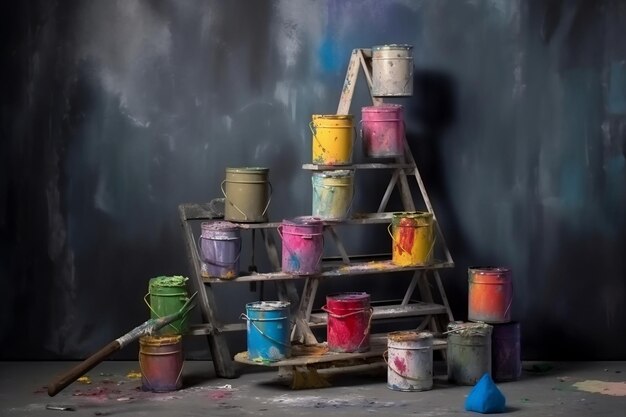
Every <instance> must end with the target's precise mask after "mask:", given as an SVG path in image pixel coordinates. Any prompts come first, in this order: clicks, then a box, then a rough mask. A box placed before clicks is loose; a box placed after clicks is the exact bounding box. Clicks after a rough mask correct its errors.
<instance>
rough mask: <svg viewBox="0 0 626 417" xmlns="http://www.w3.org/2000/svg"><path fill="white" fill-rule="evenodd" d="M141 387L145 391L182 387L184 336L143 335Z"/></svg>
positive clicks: (140, 340)
mask: <svg viewBox="0 0 626 417" xmlns="http://www.w3.org/2000/svg"><path fill="white" fill-rule="evenodd" d="M139 366H140V368H141V388H142V389H143V390H144V391H153V392H168V391H175V390H177V389H180V388H181V387H182V379H181V375H182V372H183V348H182V337H181V336H180V335H175V336H161V337H157V336H143V337H142V338H140V339H139Z"/></svg>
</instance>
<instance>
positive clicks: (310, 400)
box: [264, 394, 407, 408]
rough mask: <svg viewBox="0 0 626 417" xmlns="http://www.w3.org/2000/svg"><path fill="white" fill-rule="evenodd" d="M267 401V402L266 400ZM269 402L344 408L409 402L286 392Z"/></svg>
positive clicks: (389, 405) (395, 404) (394, 404)
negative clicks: (301, 394) (297, 394)
mask: <svg viewBox="0 0 626 417" xmlns="http://www.w3.org/2000/svg"><path fill="white" fill-rule="evenodd" d="M264 403H267V402H264ZM269 403H271V404H272V405H276V406H279V407H283V406H284V407H304V408H344V407H359V408H361V407H366V408H387V407H403V406H406V405H407V403H406V402H405V401H397V402H387V401H377V400H376V399H374V398H365V397H363V396H355V395H344V396H340V397H335V398H328V397H318V396H313V395H305V396H301V397H298V396H294V395H292V394H284V395H280V396H278V397H274V398H270V399H269Z"/></svg>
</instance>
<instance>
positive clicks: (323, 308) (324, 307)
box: [322, 305, 374, 347]
mask: <svg viewBox="0 0 626 417" xmlns="http://www.w3.org/2000/svg"><path fill="white" fill-rule="evenodd" d="M322 311H325V312H326V314H328V315H329V316H330V317H333V318H336V319H343V318H346V317H349V316H354V315H355V314H361V313H363V312H365V311H368V312H369V317H368V319H367V326H366V327H365V330H364V331H363V338H362V339H361V341H360V342H359V344H358V347H361V345H362V344H363V342H365V338H366V337H367V335H368V333H369V331H370V326H371V325H372V316H373V315H374V308H373V307H370V308H369V309H365V308H363V309H361V310H355V311H353V312H351V313H346V314H335V313H333V312H331V311H330V310H329V309H328V307H326V305H323V306H322Z"/></svg>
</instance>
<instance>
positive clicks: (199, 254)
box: [198, 236, 242, 266]
mask: <svg viewBox="0 0 626 417" xmlns="http://www.w3.org/2000/svg"><path fill="white" fill-rule="evenodd" d="M202 239H207V240H210V239H209V238H208V237H204V236H199V237H198V247H199V248H201V247H202V246H201V245H200V241H201V240H202ZM237 239H241V238H239V237H237V238H234V239H223V240H237ZM241 247H242V245H239V252H238V253H237V256H236V257H235V260H234V261H233V262H231V263H229V262H225V263H223V264H222V263H220V262H211V261H209V260H208V259H205V258H204V253H203V252H202V250H200V252H198V256H199V257H200V260H201V261H202V262H204V263H205V264H210V265H215V266H230V265H235V264H236V263H237V261H238V260H239V257H240V256H241Z"/></svg>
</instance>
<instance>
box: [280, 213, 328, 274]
mask: <svg viewBox="0 0 626 417" xmlns="http://www.w3.org/2000/svg"><path fill="white" fill-rule="evenodd" d="M278 232H279V234H280V236H281V238H282V241H283V251H282V252H283V253H282V271H283V272H286V273H288V274H293V275H314V274H318V273H320V272H321V270H322V262H321V261H322V255H323V253H324V223H322V221H321V219H319V218H317V217H310V216H303V217H296V218H295V219H293V220H283V222H282V224H281V225H280V227H279V228H278Z"/></svg>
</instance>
